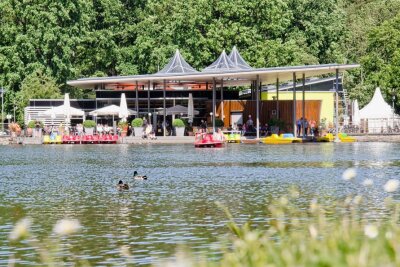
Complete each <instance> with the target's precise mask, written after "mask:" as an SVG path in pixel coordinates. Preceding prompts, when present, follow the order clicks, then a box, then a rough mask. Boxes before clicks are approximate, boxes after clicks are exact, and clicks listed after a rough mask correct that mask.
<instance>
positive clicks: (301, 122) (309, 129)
mask: <svg viewBox="0 0 400 267" xmlns="http://www.w3.org/2000/svg"><path fill="white" fill-rule="evenodd" d="M303 130H304V134H305V135H306V136H307V135H308V134H311V136H314V135H315V134H316V131H317V122H316V121H315V120H313V119H311V120H307V119H306V118H303V117H301V118H300V119H298V120H297V121H296V132H297V136H301V135H303Z"/></svg>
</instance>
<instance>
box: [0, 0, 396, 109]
mask: <svg viewBox="0 0 400 267" xmlns="http://www.w3.org/2000/svg"><path fill="white" fill-rule="evenodd" d="M0 10H1V11H2V16H0V23H1V25H2V27H1V28H0V84H2V85H3V86H4V87H6V88H7V89H8V91H9V96H7V97H6V102H7V103H6V109H10V108H12V105H11V103H14V102H15V101H14V98H17V97H20V98H21V99H24V100H21V101H22V102H23V103H26V97H28V96H30V95H37V96H50V95H52V93H50V92H56V91H57V90H55V89H51V90H44V88H43V90H44V92H43V94H42V93H39V92H36V91H35V92H32V93H28V91H29V90H30V89H29V88H28V87H26V83H27V82H28V81H30V80H29V79H31V78H32V77H35V75H36V76H37V74H38V72H37V71H38V70H40V71H41V74H40V75H45V77H47V78H49V79H50V80H52V81H54V83H55V87H53V85H52V88H59V89H60V93H65V92H69V93H71V97H77V98H80V97H90V96H91V92H88V91H84V90H80V89H76V88H71V87H69V86H68V85H66V81H67V80H71V79H77V78H80V77H88V76H110V75H129V74H146V73H153V72H156V71H157V70H158V69H160V68H162V67H163V66H164V64H165V63H166V62H167V60H168V58H169V57H171V56H172V55H173V52H174V51H175V49H177V48H179V49H180V51H181V53H182V54H183V56H184V57H185V58H186V60H187V61H188V62H189V63H190V64H191V65H192V66H194V67H195V68H197V69H202V68H204V67H206V66H208V65H209V64H210V63H212V62H213V61H214V60H215V59H216V58H217V57H218V55H219V54H220V53H221V51H222V50H223V49H228V50H229V49H231V48H232V47H233V46H234V45H236V46H237V47H238V49H239V50H240V51H241V53H242V55H243V57H244V58H245V59H246V60H247V61H248V62H249V63H250V65H252V66H254V67H272V66H283V65H300V64H317V63H332V62H337V63H352V62H360V63H362V65H363V67H362V74H361V72H360V71H359V70H356V71H353V72H350V73H349V74H348V75H347V76H346V82H347V84H348V86H347V87H348V88H349V87H350V89H352V90H350V96H351V97H354V98H356V97H361V98H362V96H365V95H366V94H365V92H368V93H369V92H370V91H371V88H373V86H375V85H377V84H379V85H380V86H381V87H383V90H384V92H386V91H387V90H389V91H390V90H392V91H394V90H395V89H397V88H398V87H399V78H398V77H399V75H398V73H399V69H398V68H399V67H398V66H399V64H398V63H399V61H400V55H399V53H400V52H399V39H398V38H399V36H400V35H399V34H398V31H399V26H398V25H399V10H400V0H372V1H367V0H365V1H364V0H319V1H315V0H273V1H271V0H247V1H244V0H185V1H183V0H90V1H87V0H64V1H59V0H42V1H24V0H2V1H1V2H0ZM29 77H30V78H29ZM43 77H44V76H43ZM28 78H29V79H28ZM36 78H37V77H36ZM24 86H25V87H24ZM22 91H23V92H22ZM56 96H58V95H57V94H56ZM367 96H368V94H367V95H366V97H365V98H367ZM360 100H361V104H363V103H364V100H363V99H360ZM365 101H367V100H365ZM18 112H22V108H19V111H18Z"/></svg>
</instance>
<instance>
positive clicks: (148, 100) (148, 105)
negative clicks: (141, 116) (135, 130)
mask: <svg viewBox="0 0 400 267" xmlns="http://www.w3.org/2000/svg"><path fill="white" fill-rule="evenodd" d="M149 112H150V81H149V83H148V85H147V114H148V113H149Z"/></svg>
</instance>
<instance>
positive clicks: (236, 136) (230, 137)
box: [223, 131, 240, 143]
mask: <svg viewBox="0 0 400 267" xmlns="http://www.w3.org/2000/svg"><path fill="white" fill-rule="evenodd" d="M223 134H224V136H225V141H226V142H228V143H240V131H224V132H223Z"/></svg>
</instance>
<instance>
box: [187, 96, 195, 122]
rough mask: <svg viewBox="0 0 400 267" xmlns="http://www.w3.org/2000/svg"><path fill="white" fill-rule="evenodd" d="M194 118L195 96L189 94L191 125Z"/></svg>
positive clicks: (189, 119) (189, 120) (189, 118)
mask: <svg viewBox="0 0 400 267" xmlns="http://www.w3.org/2000/svg"><path fill="white" fill-rule="evenodd" d="M193 117H194V105H193V95H192V93H189V101H188V122H189V124H190V125H192V123H193Z"/></svg>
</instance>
